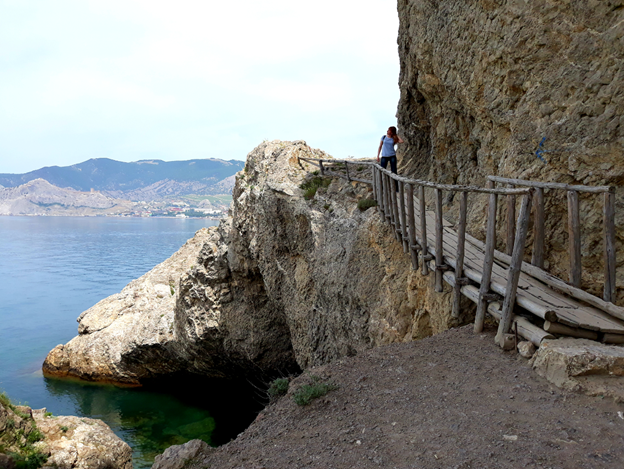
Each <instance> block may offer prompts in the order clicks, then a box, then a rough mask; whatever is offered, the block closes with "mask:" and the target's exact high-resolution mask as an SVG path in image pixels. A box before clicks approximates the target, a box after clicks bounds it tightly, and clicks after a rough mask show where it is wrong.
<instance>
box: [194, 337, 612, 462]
mask: <svg viewBox="0 0 624 469" xmlns="http://www.w3.org/2000/svg"><path fill="white" fill-rule="evenodd" d="M310 374H312V375H316V376H319V377H321V378H323V379H324V380H328V381H331V382H334V383H336V384H337V385H339V386H340V388H339V389H338V390H337V391H332V392H330V393H329V394H328V395H327V396H325V397H323V398H320V399H318V400H316V401H314V402H313V403H312V404H311V405H309V406H307V407H299V406H297V405H296V404H295V403H294V402H293V400H292V392H293V390H295V389H296V388H297V387H298V386H300V385H301V384H303V383H304V382H306V380H309V379H310V377H309V375H310ZM623 411H624V405H622V404H616V403H615V402H613V401H612V400H610V399H601V398H594V397H588V396H584V395H578V394H568V393H565V392H564V391H561V390H560V389H558V388H556V387H554V386H552V385H550V384H549V383H547V382H546V381H545V380H544V379H542V378H540V377H539V376H537V375H536V374H535V373H534V372H533V371H532V370H531V369H530V368H529V366H528V365H527V361H526V360H525V359H523V358H521V357H519V356H518V355H517V354H515V353H513V352H507V353H505V352H502V351H500V349H499V348H498V347H496V346H495V345H494V342H493V331H491V330H490V331H486V332H484V333H483V334H478V335H475V334H473V333H472V331H471V326H466V327H463V328H460V329H453V330H449V331H446V332H444V333H441V334H438V335H436V336H433V337H429V338H427V339H424V340H421V341H418V342H410V343H404V344H395V345H389V346H385V347H379V348H375V349H372V350H370V351H367V352H365V353H361V354H360V355H358V356H357V357H352V358H347V359H344V360H340V361H337V362H335V363H333V364H330V365H325V366H321V367H316V368H312V369H310V370H308V371H307V372H306V373H305V374H304V375H302V376H301V377H299V378H297V379H296V380H294V382H292V383H291V387H290V391H289V394H288V395H287V396H285V397H283V398H281V399H280V400H279V401H278V402H277V403H275V404H273V405H270V406H269V407H267V408H266V409H265V410H264V411H263V412H262V413H261V414H260V415H259V416H258V418H257V419H256V421H255V422H254V423H253V424H252V425H251V427H250V428H249V429H248V430H246V431H245V432H244V433H243V434H241V435H240V436H239V437H238V438H237V439H236V440H234V441H232V442H230V443H229V444H227V445H225V446H222V447H220V448H216V449H206V450H205V452H204V454H203V455H201V456H199V457H198V458H196V459H195V460H194V461H193V462H190V461H187V462H186V463H187V464H190V465H187V466H184V467H194V468H199V467H202V468H206V467H211V468H212V467H215V468H216V467H218V468H222V469H225V468H249V469H252V468H253V469H259V468H302V467H309V468H368V467H385V468H401V469H402V468H518V467H522V468H538V467H549V468H602V467H605V468H607V467H609V468H614V467H624V414H622V413H621V412H623ZM619 412H620V415H618V413H619Z"/></svg>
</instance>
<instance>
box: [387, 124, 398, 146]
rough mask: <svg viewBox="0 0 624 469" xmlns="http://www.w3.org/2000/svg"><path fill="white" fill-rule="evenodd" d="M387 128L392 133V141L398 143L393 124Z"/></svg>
mask: <svg viewBox="0 0 624 469" xmlns="http://www.w3.org/2000/svg"><path fill="white" fill-rule="evenodd" d="M388 130H389V131H390V133H391V134H392V141H393V142H394V143H398V142H399V136H398V135H397V129H396V127H395V126H392V127H388Z"/></svg>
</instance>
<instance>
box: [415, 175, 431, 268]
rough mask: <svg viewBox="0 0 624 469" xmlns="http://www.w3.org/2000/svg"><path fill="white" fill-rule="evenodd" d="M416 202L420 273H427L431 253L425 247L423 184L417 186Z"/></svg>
mask: <svg viewBox="0 0 624 469" xmlns="http://www.w3.org/2000/svg"><path fill="white" fill-rule="evenodd" d="M418 202H419V204H418V205H419V207H420V236H421V240H420V246H421V247H422V250H421V253H422V257H421V261H422V274H423V275H429V261H430V260H431V255H430V254H429V250H428V249H427V208H426V205H425V186H418Z"/></svg>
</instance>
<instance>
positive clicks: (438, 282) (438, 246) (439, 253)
mask: <svg viewBox="0 0 624 469" xmlns="http://www.w3.org/2000/svg"><path fill="white" fill-rule="evenodd" d="M435 197H436V213H435V215H436V226H435V235H436V239H435V266H436V270H435V291H437V292H441V291H442V290H443V288H442V275H443V273H444V272H442V268H443V267H442V266H443V265H444V251H443V250H444V241H443V236H444V235H443V233H444V226H443V221H442V189H438V188H437V187H436V188H435Z"/></svg>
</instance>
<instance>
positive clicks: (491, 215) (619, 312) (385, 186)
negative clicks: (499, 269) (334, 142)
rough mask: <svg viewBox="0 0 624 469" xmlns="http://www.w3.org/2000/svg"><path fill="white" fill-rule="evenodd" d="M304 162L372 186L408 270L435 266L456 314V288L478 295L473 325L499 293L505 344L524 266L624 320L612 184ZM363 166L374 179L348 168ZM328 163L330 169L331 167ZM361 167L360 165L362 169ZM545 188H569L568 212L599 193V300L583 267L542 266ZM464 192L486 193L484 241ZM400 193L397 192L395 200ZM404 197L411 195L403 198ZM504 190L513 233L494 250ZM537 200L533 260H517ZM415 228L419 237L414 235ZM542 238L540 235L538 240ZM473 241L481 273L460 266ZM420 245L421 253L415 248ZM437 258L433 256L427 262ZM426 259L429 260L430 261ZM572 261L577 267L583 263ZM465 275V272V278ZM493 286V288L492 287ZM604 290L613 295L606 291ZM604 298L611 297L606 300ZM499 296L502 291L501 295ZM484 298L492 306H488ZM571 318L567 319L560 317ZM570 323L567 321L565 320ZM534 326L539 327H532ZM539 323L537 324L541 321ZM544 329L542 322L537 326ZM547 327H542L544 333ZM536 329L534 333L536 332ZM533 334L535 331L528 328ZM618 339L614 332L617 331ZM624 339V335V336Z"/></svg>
mask: <svg viewBox="0 0 624 469" xmlns="http://www.w3.org/2000/svg"><path fill="white" fill-rule="evenodd" d="M299 159H300V160H302V161H306V162H308V163H310V164H313V165H316V166H318V167H319V168H320V169H321V174H322V175H331V176H336V177H340V178H343V179H346V180H348V181H358V182H362V183H366V184H371V185H372V186H373V197H374V198H375V199H376V200H377V203H378V211H379V216H380V218H381V220H382V221H383V220H385V221H388V223H389V224H390V225H391V226H392V232H393V233H394V235H395V237H396V239H397V241H399V242H400V243H402V244H403V246H404V250H405V251H406V252H409V253H410V255H411V258H412V269H413V270H417V269H418V268H419V262H418V261H419V259H420V260H421V262H422V264H421V265H422V274H423V275H427V274H428V272H429V268H430V267H431V268H434V271H435V273H436V278H435V290H436V291H442V280H444V281H446V282H447V283H450V284H451V285H452V286H453V290H454V293H455V295H454V298H453V312H452V315H453V316H454V317H457V316H459V312H460V311H459V295H460V293H461V294H464V295H467V292H470V295H471V299H472V300H473V301H475V302H477V316H476V318H475V331H480V330H481V328H482V325H483V315H484V313H485V311H488V312H490V313H491V312H492V308H491V306H492V304H493V303H492V301H493V300H495V297H497V295H496V294H499V295H503V296H504V299H503V301H502V305H499V306H502V307H501V308H500V310H498V309H497V312H498V314H497V318H499V319H500V323H499V331H498V334H497V338H498V341H499V343H500V344H501V345H502V343H503V342H504V341H503V340H502V337H503V335H504V334H506V333H507V332H508V331H509V326H510V324H512V322H513V321H516V319H515V318H514V317H513V306H514V304H515V303H516V292H517V289H518V279H519V276H520V272H521V271H523V272H525V273H527V274H529V275H531V276H532V277H534V278H536V279H538V280H541V281H542V282H544V283H546V284H547V285H550V286H551V287H554V288H555V289H557V290H559V291H563V292H565V293H566V294H568V295H570V296H572V297H574V298H576V299H579V300H581V301H584V302H586V303H589V304H591V305H592V306H594V307H597V308H599V309H601V310H602V311H605V312H607V313H609V314H610V315H612V316H614V317H616V318H619V319H624V308H621V307H618V306H616V305H614V304H612V303H610V302H609V301H610V299H611V298H614V295H615V233H614V232H615V226H614V224H613V218H614V217H613V214H614V210H615V209H614V205H615V204H614V199H615V190H614V188H613V187H606V186H605V187H590V186H574V185H568V184H558V183H541V182H534V181H525V180H520V179H508V178H500V177H497V176H488V187H477V186H468V185H452V184H439V183H435V182H430V181H424V180H420V179H411V178H407V177H404V176H399V175H398V174H395V173H392V172H391V171H389V170H388V169H385V168H382V167H381V166H380V165H379V164H378V163H377V162H376V161H374V160H333V159H316V158H314V159H312V158H302V157H300V158H299ZM337 163H338V164H344V165H345V167H344V168H343V169H344V170H345V172H346V174H343V173H339V172H336V171H335V170H332V169H333V168H332V165H334V164H337ZM354 164H355V165H360V166H368V167H370V169H371V179H370V180H367V179H359V178H355V177H353V172H350V171H349V166H350V165H354ZM330 168H332V169H330ZM359 169H361V168H359ZM495 182H499V183H501V184H505V185H508V186H510V187H498V188H497V187H496V186H495ZM415 187H416V188H417V197H418V199H419V206H418V207H415V206H414V205H415V204H414V196H415V195H416V194H415V192H416V191H415V190H414V188H415ZM425 188H430V189H434V190H435V196H436V197H435V201H436V204H435V220H436V223H435V225H436V226H435V233H434V234H435V248H433V247H429V246H428V243H427V227H426V223H427V222H426V217H427V215H426V207H425ZM544 189H555V190H566V191H567V192H568V201H569V207H570V209H571V210H572V212H575V213H578V192H588V193H594V194H596V193H604V196H605V197H604V204H605V209H604V219H605V235H604V236H605V245H606V249H605V259H606V260H607V262H606V264H607V265H608V267H609V270H608V271H607V272H606V274H605V278H606V280H607V282H606V283H605V299H604V300H603V299H600V298H598V297H595V296H594V295H591V294H590V293H588V292H585V291H583V290H581V289H580V288H579V284H580V274H579V272H578V271H577V272H576V273H575V277H574V278H573V279H572V282H571V283H572V284H571V285H570V284H568V283H566V282H564V281H563V280H561V279H559V278H557V277H554V276H552V275H551V274H548V273H547V272H545V271H544V270H543V262H544V252H543V241H544V200H543V196H544ZM443 191H451V192H459V193H460V194H461V198H460V213H459V227H458V229H459V232H458V237H457V242H458V246H457V255H456V258H453V257H450V258H447V257H446V256H445V255H444V254H443V245H444V243H443V236H444V231H445V229H444V226H443V204H442V192H443ZM469 193H483V194H489V196H490V201H489V208H488V226H487V233H486V242H485V243H483V242H482V241H479V240H477V239H476V238H473V237H472V236H470V235H469V234H468V233H466V231H465V230H466V225H467V220H466V215H467V206H468V202H467V197H468V194H469ZM397 196H399V199H398V200H397ZM405 196H407V197H408V200H407V202H406V201H405ZM498 196H506V198H507V207H508V209H507V214H508V218H513V221H512V222H511V223H509V224H508V226H512V224H513V230H510V233H512V234H513V237H514V238H515V239H514V240H513V241H509V242H508V243H507V248H508V250H509V252H510V254H511V255H506V254H504V253H502V252H500V251H497V250H496V249H495V246H496V229H495V227H496V215H497V197H498ZM517 196H521V197H522V204H521V210H520V213H519V214H518V215H519V216H518V219H517V220H515V218H516V217H515V216H514V215H515V198H516V197H517ZM533 200H534V201H535V204H536V209H535V212H536V223H535V226H534V228H533V229H534V237H535V238H536V240H535V247H534V250H533V259H532V261H533V264H534V265H531V264H527V263H525V262H523V261H522V259H523V257H524V243H525V240H526V236H527V231H528V226H529V217H530V212H531V205H532V201H533ZM416 210H417V211H419V214H420V216H419V218H420V223H419V225H420V226H419V227H418V228H419V230H420V233H419V232H418V231H417V227H416V223H415V219H414V216H415V211H416ZM575 220H578V216H577V217H574V220H571V221H570V232H571V233H572V232H574V233H579V236H576V235H573V237H574V243H573V242H572V240H571V245H570V246H571V251H572V250H573V251H574V257H575V258H576V259H577V260H578V259H580V256H579V255H578V246H579V245H580V244H579V242H577V241H576V240H577V239H579V238H580V229H579V223H577V221H575ZM419 234H420V236H419ZM538 238H539V239H538ZM467 241H469V242H471V243H472V244H474V245H475V246H477V247H479V248H480V249H484V252H485V258H484V265H483V273H481V274H480V273H478V272H477V271H475V270H473V269H472V268H466V269H464V266H463V257H464V255H463V253H464V251H465V246H464V244H465V242H467ZM418 252H420V256H419V255H418ZM494 259H497V260H498V261H499V262H503V263H506V264H507V265H508V268H507V285H506V286H503V285H500V284H499V283H496V284H494V283H491V272H492V265H493V261H494ZM433 260H435V262H432V261H433ZM430 262H431V265H430ZM575 262H577V265H579V266H580V262H578V261H575ZM450 269H453V270H455V272H454V273H453V274H452V280H451V277H450V276H449V275H447V274H448V273H445V272H446V271H448V270H450ZM464 277H466V278H464ZM470 281H473V282H477V283H480V284H481V287H480V289H479V291H478V296H477V295H476V291H475V288H474V287H472V286H470V285H469V282H470ZM492 290H493V291H495V292H496V294H494V293H491V291H492ZM608 294H609V295H610V296H608ZM607 297H608V298H609V299H607ZM498 298H500V297H498ZM517 301H518V303H519V304H520V305H521V306H523V307H524V308H526V309H528V310H529V311H531V312H533V313H534V314H536V315H537V316H538V317H541V318H544V319H546V320H548V321H557V315H556V314H555V312H554V311H551V310H549V309H548V308H546V309H544V308H545V307H544V306H543V305H540V304H537V303H535V302H534V301H533V300H531V299H530V298H527V297H525V296H522V297H521V298H518V300H517ZM488 305H489V306H488ZM564 324H568V323H564ZM569 324H572V323H569ZM534 327H537V326H534ZM538 329H539V328H538ZM540 330H541V329H540ZM544 334H546V333H545V332H544ZM538 335H539V334H538ZM533 336H534V337H535V335H534V334H533ZM618 338H619V337H618ZM622 340H624V336H623V339H622Z"/></svg>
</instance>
